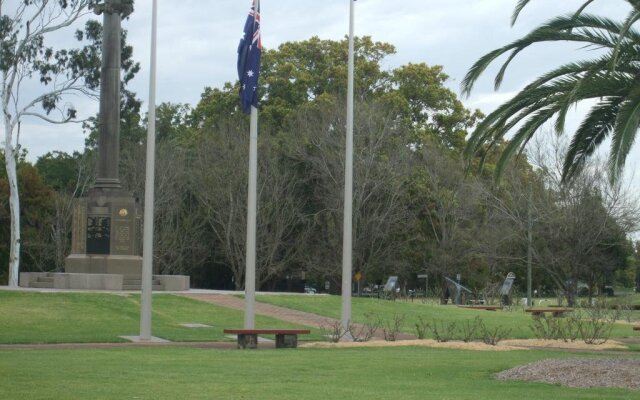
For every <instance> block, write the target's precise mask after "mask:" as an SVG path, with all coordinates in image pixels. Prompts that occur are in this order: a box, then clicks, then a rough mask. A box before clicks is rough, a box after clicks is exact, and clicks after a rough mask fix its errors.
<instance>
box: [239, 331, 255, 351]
mask: <svg viewBox="0 0 640 400" xmlns="http://www.w3.org/2000/svg"><path fill="white" fill-rule="evenodd" d="M238 348H239V349H257V348H258V335H257V334H255V333H253V334H252V333H241V334H238Z"/></svg>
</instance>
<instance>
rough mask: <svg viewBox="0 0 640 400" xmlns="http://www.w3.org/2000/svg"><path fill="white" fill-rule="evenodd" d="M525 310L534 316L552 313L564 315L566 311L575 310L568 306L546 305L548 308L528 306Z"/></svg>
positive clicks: (559, 315) (553, 314)
mask: <svg viewBox="0 0 640 400" xmlns="http://www.w3.org/2000/svg"><path fill="white" fill-rule="evenodd" d="M524 311H525V312H528V313H531V315H532V316H534V317H540V316H542V315H544V314H547V313H549V314H551V315H552V316H554V317H564V316H565V314H566V313H568V312H571V311H573V309H572V308H566V307H546V308H527V309H525V310H524Z"/></svg>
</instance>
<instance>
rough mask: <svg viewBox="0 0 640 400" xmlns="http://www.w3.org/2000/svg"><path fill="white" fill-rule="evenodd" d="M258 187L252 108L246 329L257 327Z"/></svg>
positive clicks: (255, 111)
mask: <svg viewBox="0 0 640 400" xmlns="http://www.w3.org/2000/svg"><path fill="white" fill-rule="evenodd" d="M257 186H258V109H257V108H256V107H254V106H251V122H250V132H249V190H248V192H249V194H248V199H247V255H246V262H247V265H246V271H245V283H244V304H245V310H244V327H245V329H253V328H254V327H255V310H254V308H255V301H256V208H257V200H256V197H257Z"/></svg>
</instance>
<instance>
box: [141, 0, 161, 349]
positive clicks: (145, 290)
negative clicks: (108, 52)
mask: <svg viewBox="0 0 640 400" xmlns="http://www.w3.org/2000/svg"><path fill="white" fill-rule="evenodd" d="M157 11H158V10H157V0H153V3H152V12H151V67H150V70H149V114H148V115H149V125H148V128H147V166H146V172H145V185H144V228H143V229H144V233H143V239H142V242H143V250H142V293H141V298H140V340H151V295H152V293H151V292H152V286H151V281H152V278H153V276H152V275H153V203H154V184H155V179H154V178H155V176H154V173H155V153H156V47H157V46H156V36H157V15H158V12H157Z"/></svg>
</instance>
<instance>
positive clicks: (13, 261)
mask: <svg viewBox="0 0 640 400" xmlns="http://www.w3.org/2000/svg"><path fill="white" fill-rule="evenodd" d="M4 126H5V133H6V134H5V146H4V159H5V168H6V170H7V180H8V182H9V213H10V215H11V245H10V250H9V282H8V284H9V287H17V286H18V273H19V270H20V198H19V196H18V176H17V172H16V154H15V150H14V149H13V146H12V145H11V136H12V135H11V133H10V129H11V126H10V124H9V123H7V122H6V121H5V125H4Z"/></svg>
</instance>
